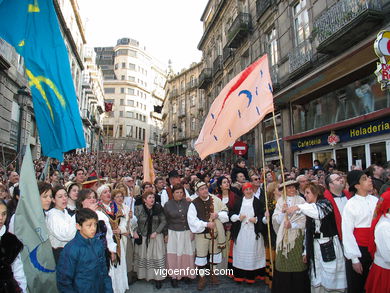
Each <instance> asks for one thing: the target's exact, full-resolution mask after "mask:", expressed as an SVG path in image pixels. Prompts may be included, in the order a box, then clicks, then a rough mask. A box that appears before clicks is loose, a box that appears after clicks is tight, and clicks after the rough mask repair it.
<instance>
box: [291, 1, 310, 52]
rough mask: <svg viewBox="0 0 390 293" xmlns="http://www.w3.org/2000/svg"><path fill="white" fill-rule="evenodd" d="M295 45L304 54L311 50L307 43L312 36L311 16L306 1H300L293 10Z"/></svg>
mask: <svg viewBox="0 0 390 293" xmlns="http://www.w3.org/2000/svg"><path fill="white" fill-rule="evenodd" d="M293 16H294V34H295V45H296V47H297V48H299V50H300V51H301V52H302V54H305V53H307V52H308V51H309V50H310V43H309V42H307V40H308V38H309V34H310V28H309V14H308V13H307V9H306V0H300V1H299V2H298V3H297V4H296V5H295V6H294V8H293Z"/></svg>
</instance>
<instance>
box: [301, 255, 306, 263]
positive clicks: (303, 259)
mask: <svg viewBox="0 0 390 293" xmlns="http://www.w3.org/2000/svg"><path fill="white" fill-rule="evenodd" d="M302 261H303V263H307V256H306V255H304V256H303V257H302Z"/></svg>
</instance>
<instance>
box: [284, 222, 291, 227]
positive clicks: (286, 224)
mask: <svg viewBox="0 0 390 293" xmlns="http://www.w3.org/2000/svg"><path fill="white" fill-rule="evenodd" d="M284 228H286V229H290V228H291V222H290V221H289V220H286V221H285V222H284Z"/></svg>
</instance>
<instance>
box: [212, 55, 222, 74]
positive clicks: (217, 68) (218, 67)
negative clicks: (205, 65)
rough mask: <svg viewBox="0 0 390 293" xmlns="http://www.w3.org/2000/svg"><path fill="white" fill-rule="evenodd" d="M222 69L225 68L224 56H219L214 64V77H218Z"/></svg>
mask: <svg viewBox="0 0 390 293" xmlns="http://www.w3.org/2000/svg"><path fill="white" fill-rule="evenodd" d="M222 68H223V65H222V56H221V55H218V56H217V58H215V60H214V62H213V76H215V75H217V73H218V72H219V71H221V72H222Z"/></svg>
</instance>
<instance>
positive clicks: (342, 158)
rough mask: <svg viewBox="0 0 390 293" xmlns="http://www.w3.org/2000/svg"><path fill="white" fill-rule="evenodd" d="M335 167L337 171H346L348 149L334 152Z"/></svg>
mask: <svg viewBox="0 0 390 293" xmlns="http://www.w3.org/2000/svg"><path fill="white" fill-rule="evenodd" d="M336 166H337V170H340V171H343V172H347V171H348V149H339V150H336Z"/></svg>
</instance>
